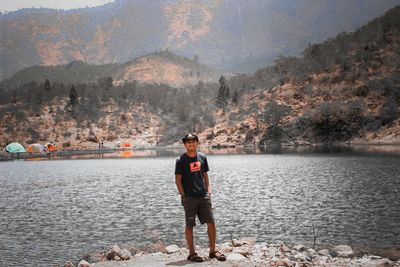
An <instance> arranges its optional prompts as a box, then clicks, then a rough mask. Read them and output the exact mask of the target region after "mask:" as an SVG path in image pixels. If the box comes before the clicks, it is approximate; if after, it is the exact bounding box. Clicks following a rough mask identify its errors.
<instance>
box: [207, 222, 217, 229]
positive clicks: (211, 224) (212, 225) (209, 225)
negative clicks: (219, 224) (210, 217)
mask: <svg viewBox="0 0 400 267" xmlns="http://www.w3.org/2000/svg"><path fill="white" fill-rule="evenodd" d="M207 226H208V227H210V228H215V223H214V222H210V223H207Z"/></svg>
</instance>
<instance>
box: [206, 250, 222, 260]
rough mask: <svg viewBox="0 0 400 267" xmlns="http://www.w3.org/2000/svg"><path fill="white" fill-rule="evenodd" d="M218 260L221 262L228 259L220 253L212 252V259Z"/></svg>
mask: <svg viewBox="0 0 400 267" xmlns="http://www.w3.org/2000/svg"><path fill="white" fill-rule="evenodd" d="M214 258H216V259H217V260H219V261H226V257H225V255H224V254H222V253H221V252H219V251H214V252H210V259H214Z"/></svg>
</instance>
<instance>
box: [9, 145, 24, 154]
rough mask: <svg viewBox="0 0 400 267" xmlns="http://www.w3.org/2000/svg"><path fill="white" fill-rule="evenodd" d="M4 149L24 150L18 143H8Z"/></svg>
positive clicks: (18, 151)
mask: <svg viewBox="0 0 400 267" xmlns="http://www.w3.org/2000/svg"><path fill="white" fill-rule="evenodd" d="M6 151H7V152H8V153H22V152H26V151H25V148H24V147H23V146H22V145H21V144H20V143H16V142H14V143H10V144H8V145H7V146H6Z"/></svg>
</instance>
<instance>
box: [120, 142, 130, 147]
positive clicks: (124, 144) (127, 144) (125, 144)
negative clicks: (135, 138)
mask: <svg viewBox="0 0 400 267" xmlns="http://www.w3.org/2000/svg"><path fill="white" fill-rule="evenodd" d="M122 147H123V148H131V147H132V144H131V143H128V142H123V143H122Z"/></svg>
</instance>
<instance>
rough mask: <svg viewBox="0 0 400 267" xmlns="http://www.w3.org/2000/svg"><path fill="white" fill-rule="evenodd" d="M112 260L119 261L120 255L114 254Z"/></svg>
mask: <svg viewBox="0 0 400 267" xmlns="http://www.w3.org/2000/svg"><path fill="white" fill-rule="evenodd" d="M113 260H115V261H120V260H121V257H120V256H118V255H115V256H114V259H113Z"/></svg>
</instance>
